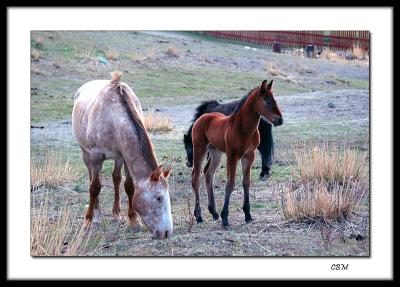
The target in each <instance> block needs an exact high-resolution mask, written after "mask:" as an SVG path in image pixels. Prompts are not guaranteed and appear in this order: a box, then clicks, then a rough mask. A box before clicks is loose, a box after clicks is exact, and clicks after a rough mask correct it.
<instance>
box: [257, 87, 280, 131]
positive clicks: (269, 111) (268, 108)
mask: <svg viewBox="0 0 400 287" xmlns="http://www.w3.org/2000/svg"><path fill="white" fill-rule="evenodd" d="M273 82H274V80H271V82H270V83H269V84H268V81H267V80H264V81H263V82H262V83H261V86H260V87H259V88H258V94H257V101H256V105H257V107H256V109H257V113H258V114H259V115H260V116H262V117H263V118H264V119H266V120H267V122H269V123H271V124H273V125H274V126H280V125H281V124H282V123H283V118H282V114H281V111H280V110H279V108H278V105H277V104H276V101H275V99H274V95H273V93H272V84H273Z"/></svg>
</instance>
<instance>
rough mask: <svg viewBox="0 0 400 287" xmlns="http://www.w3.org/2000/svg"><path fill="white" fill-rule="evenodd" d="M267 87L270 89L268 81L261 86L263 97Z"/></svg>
mask: <svg viewBox="0 0 400 287" xmlns="http://www.w3.org/2000/svg"><path fill="white" fill-rule="evenodd" d="M267 87H268V81H267V80H264V81H262V83H261V86H260V94H261V95H263V94H265V93H266V92H267Z"/></svg>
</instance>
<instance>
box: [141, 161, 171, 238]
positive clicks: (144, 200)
mask: <svg viewBox="0 0 400 287" xmlns="http://www.w3.org/2000/svg"><path fill="white" fill-rule="evenodd" d="M171 169H172V167H171V168H169V169H168V170H164V171H163V170H162V166H161V165H160V166H158V167H157V168H156V170H155V171H153V172H152V173H151V174H150V176H149V177H148V178H147V179H146V180H144V181H140V182H139V183H138V185H137V186H135V193H134V195H133V208H134V209H135V210H136V211H137V212H138V213H139V214H140V217H141V218H142V220H143V221H144V223H145V224H146V225H147V227H148V228H149V229H150V231H151V233H153V238H154V239H157V238H160V239H164V238H167V237H169V236H171V235H172V231H173V225H172V216H171V203H170V199H169V191H168V182H167V178H168V176H169V174H170V172H171Z"/></svg>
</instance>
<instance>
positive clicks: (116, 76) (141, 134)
mask: <svg viewBox="0 0 400 287" xmlns="http://www.w3.org/2000/svg"><path fill="white" fill-rule="evenodd" d="M121 76H122V73H121V72H119V71H114V72H112V73H111V78H112V79H111V81H110V86H111V87H112V88H113V89H114V90H115V91H116V92H117V94H118V95H120V96H121V98H122V100H123V102H124V103H125V105H126V107H127V109H128V113H129V115H130V117H131V119H132V121H133V125H134V127H135V132H136V135H137V136H138V139H139V146H140V147H141V149H142V153H143V156H144V158H145V160H146V161H147V162H148V163H149V165H150V168H151V169H152V170H155V169H156V168H157V166H158V163H157V159H156V156H155V154H154V150H153V145H152V143H151V141H150V138H149V135H148V133H147V131H146V128H145V126H144V124H143V121H142V120H141V117H140V116H139V115H138V114H137V111H136V108H135V105H134V103H133V101H132V99H131V98H130V96H129V94H130V91H129V89H128V87H127V86H126V85H125V84H124V83H121V82H120V80H121Z"/></svg>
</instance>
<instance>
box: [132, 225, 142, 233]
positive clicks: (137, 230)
mask: <svg viewBox="0 0 400 287" xmlns="http://www.w3.org/2000/svg"><path fill="white" fill-rule="evenodd" d="M140 228H141V227H140V225H135V226H131V227H130V231H131V232H132V233H138V232H139V231H140Z"/></svg>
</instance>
